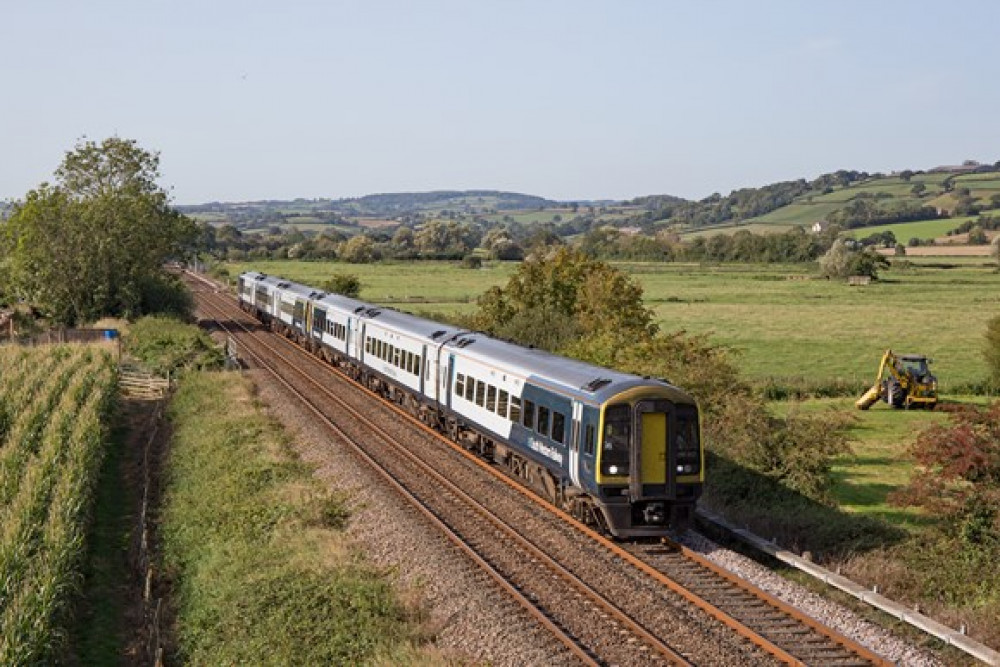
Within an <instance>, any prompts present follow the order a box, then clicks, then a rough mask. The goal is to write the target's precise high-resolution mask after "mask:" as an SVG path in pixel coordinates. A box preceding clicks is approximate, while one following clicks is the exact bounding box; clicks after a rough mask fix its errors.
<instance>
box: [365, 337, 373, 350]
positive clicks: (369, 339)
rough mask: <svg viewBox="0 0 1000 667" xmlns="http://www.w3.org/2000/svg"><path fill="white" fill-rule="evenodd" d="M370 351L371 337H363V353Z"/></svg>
mask: <svg viewBox="0 0 1000 667" xmlns="http://www.w3.org/2000/svg"><path fill="white" fill-rule="evenodd" d="M371 353H372V339H371V338H370V337H365V354H371Z"/></svg>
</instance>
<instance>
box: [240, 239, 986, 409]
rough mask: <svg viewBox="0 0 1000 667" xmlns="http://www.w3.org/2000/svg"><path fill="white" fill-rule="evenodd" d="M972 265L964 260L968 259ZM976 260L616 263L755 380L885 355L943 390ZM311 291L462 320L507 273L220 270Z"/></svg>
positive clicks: (963, 360)
mask: <svg viewBox="0 0 1000 667" xmlns="http://www.w3.org/2000/svg"><path fill="white" fill-rule="evenodd" d="M967 259H971V258H967ZM977 259H979V261H962V262H949V263H948V264H947V265H946V266H949V267H952V268H941V267H942V266H945V265H936V264H933V263H929V264H921V263H917V262H913V266H911V267H909V268H898V269H895V270H888V271H885V272H884V273H883V280H882V281H879V282H878V283H874V284H872V285H869V286H867V287H848V286H847V285H845V284H843V283H840V282H834V281H828V280H823V279H817V278H816V277H815V274H814V273H813V272H811V271H810V268H809V267H805V266H760V265H742V264H728V265H718V266H709V265H698V264H678V263H671V264H659V263H622V264H619V266H620V267H621V268H622V269H624V270H626V271H627V272H628V273H630V274H631V275H633V276H634V277H635V278H636V279H637V280H638V281H639V282H640V283H641V284H642V286H643V288H644V290H645V297H646V305H647V306H649V307H650V308H652V309H653V310H654V312H655V313H656V315H657V320H658V322H659V324H660V326H661V328H662V329H663V330H665V331H677V330H679V329H683V330H686V331H688V332H690V333H698V334H705V335H707V336H709V338H710V340H712V341H713V342H715V343H717V344H721V345H725V346H727V347H729V348H731V349H732V350H733V351H734V353H736V354H737V355H738V363H739V365H740V367H741V368H742V370H743V372H744V374H745V375H746V376H747V377H748V378H750V379H752V380H758V381H765V380H767V379H769V378H802V379H805V380H809V381H816V380H819V381H823V380H830V381H833V380H841V381H845V382H851V383H860V384H863V383H865V382H868V381H869V380H870V379H871V378H872V377H873V376H874V374H875V371H876V370H877V368H878V361H879V359H880V358H881V355H882V352H883V351H884V350H885V349H886V348H892V349H894V350H897V351H899V352H919V353H923V354H927V355H929V356H931V357H932V358H933V359H934V360H935V364H934V366H933V368H934V369H935V372H936V373H937V375H938V377H939V379H940V382H941V384H942V388H943V390H944V391H945V392H947V391H949V388H950V387H953V388H960V387H964V386H967V385H970V384H975V383H977V382H979V381H981V380H982V379H983V377H984V372H983V370H982V356H981V346H982V338H983V332H984V331H985V327H986V322H987V320H988V319H989V318H990V317H992V316H993V315H995V314H997V313H1000V290H998V288H1000V274H997V273H995V272H994V268H993V267H992V266H990V265H989V264H987V263H985V262H983V261H982V259H981V258H977ZM228 266H229V271H230V275H231V276H232V277H233V280H235V276H237V275H238V274H239V273H240V272H242V271H246V270H257V271H263V272H264V273H268V274H272V275H278V276H283V277H286V278H290V279H292V280H296V281H299V282H303V283H306V284H310V285H318V284H320V283H322V282H324V281H325V280H327V279H328V278H329V277H330V276H332V275H334V274H336V273H353V274H356V275H357V276H358V277H359V278H360V279H361V285H362V289H361V297H362V298H363V299H366V300H370V301H374V302H378V303H384V304H394V305H396V307H398V308H401V309H405V310H410V311H414V312H419V311H421V310H427V311H436V312H459V313H467V312H472V311H473V310H474V309H475V300H476V298H477V297H478V296H479V295H480V294H482V293H483V292H484V291H485V290H487V289H488V288H490V287H492V286H494V285H502V284H504V283H505V282H506V281H507V279H508V278H509V277H510V275H511V274H512V273H513V271H514V270H515V268H516V264H514V263H509V262H486V263H485V264H484V267H483V268H482V269H479V270H470V269H464V268H461V267H460V266H459V263H458V262H412V263H410V262H398V263H379V264H340V263H329V262H299V261H270V262H253V263H245V262H244V263H232V264H229V265H228Z"/></svg>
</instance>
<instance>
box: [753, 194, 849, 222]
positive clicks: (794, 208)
mask: <svg viewBox="0 0 1000 667" xmlns="http://www.w3.org/2000/svg"><path fill="white" fill-rule="evenodd" d="M817 199H818V197H817V198H815V199H813V202H814V203H808V202H801V203H798V202H797V203H794V204H789V205H788V206H782V207H781V208H779V209H777V210H774V211H771V212H770V213H768V214H766V215H761V216H758V217H756V218H751V219H750V220H749V221H748V222H756V223H760V224H767V225H775V224H779V225H802V226H803V227H811V226H812V224H813V223H814V222H818V221H820V220H822V219H823V218H825V217H826V215H827V214H828V213H832V212H833V211H836V210H837V209H838V208H840V207H841V206H842V204H839V203H831V202H817Z"/></svg>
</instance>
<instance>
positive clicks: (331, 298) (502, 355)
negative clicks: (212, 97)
mask: <svg viewBox="0 0 1000 667" xmlns="http://www.w3.org/2000/svg"><path fill="white" fill-rule="evenodd" d="M241 277H248V278H250V279H251V280H254V281H256V282H259V283H263V284H265V285H267V286H269V287H271V288H277V289H281V290H282V291H288V292H292V293H294V294H296V295H299V296H302V297H303V298H312V299H317V300H318V302H319V303H323V304H326V305H329V306H334V307H338V308H340V309H343V310H350V311H352V312H354V313H355V314H356V315H357V316H358V317H360V318H363V319H364V320H365V321H367V322H373V323H377V324H380V325H384V326H385V327H386V328H388V329H391V330H394V331H398V332H405V333H407V334H410V335H412V336H416V337H420V338H425V339H426V340H427V342H428V343H430V344H442V343H445V347H446V348H448V349H453V350H456V351H460V354H461V355H462V356H465V357H468V358H470V359H473V360H475V361H479V362H481V363H483V364H487V365H493V366H502V367H503V368H505V369H507V370H509V371H510V372H511V373H516V374H519V375H521V376H523V377H525V378H530V379H531V380H532V381H538V382H542V383H548V384H550V385H554V386H556V387H558V388H560V389H562V390H563V391H565V392H567V393H570V394H574V395H577V396H580V397H581V398H586V399H589V400H593V401H597V402H604V401H606V400H608V399H610V398H612V397H614V396H615V395H617V394H620V393H621V392H623V391H627V390H629V389H632V388H635V387H643V386H656V387H660V388H663V389H667V390H669V391H670V392H671V393H673V394H674V398H675V399H686V400H688V401H690V402H691V403H694V399H693V398H691V397H690V396H689V395H688V394H687V393H685V392H684V391H683V390H682V389H680V388H678V387H675V386H674V385H671V384H670V383H669V382H666V381H665V380H658V379H652V378H643V377H639V376H638V375H632V374H630V373H622V372H620V371H615V370H612V369H610V368H603V367H601V366H595V365H593V364H588V363H586V362H583V361H577V360H576V359H569V358H566V357H561V356H559V355H556V354H552V353H550V352H546V351H544V350H539V349H535V348H527V347H522V346H520V345H517V344H515V343H511V342H509V341H505V340H500V339H498V338H493V337H492V336H489V335H488V334H485V333H482V332H478V331H468V330H466V329H461V328H459V327H456V326H454V325H450V324H442V323H440V322H435V321H433V320H428V319H425V318H423V317H418V316H416V315H411V314H409V313H403V312H400V311H398V310H394V309H392V308H386V307H384V306H378V305H375V304H372V303H368V302H365V301H360V300H358V299H353V298H350V297H346V296H343V295H340V294H324V293H323V292H322V291H320V290H317V289H315V288H312V287H308V286H306V285H301V284H299V283H295V282H292V281H290V280H285V279H283V278H279V277H276V276H268V275H266V274H263V273H258V272H254V271H248V272H245V273H243V274H241Z"/></svg>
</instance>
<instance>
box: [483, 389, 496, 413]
mask: <svg viewBox="0 0 1000 667" xmlns="http://www.w3.org/2000/svg"><path fill="white" fill-rule="evenodd" d="M486 409H487V410H489V411H490V412H496V409H497V388H496V387H494V386H493V385H487V386H486Z"/></svg>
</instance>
